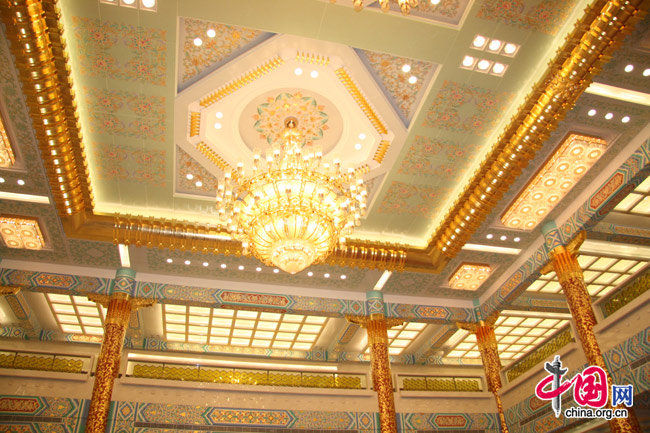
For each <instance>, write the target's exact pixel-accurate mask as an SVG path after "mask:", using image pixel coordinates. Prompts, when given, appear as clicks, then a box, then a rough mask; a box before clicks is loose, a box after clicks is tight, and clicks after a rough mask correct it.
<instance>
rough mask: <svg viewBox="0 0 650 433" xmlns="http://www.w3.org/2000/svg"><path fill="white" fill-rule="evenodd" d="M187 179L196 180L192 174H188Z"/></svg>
mask: <svg viewBox="0 0 650 433" xmlns="http://www.w3.org/2000/svg"><path fill="white" fill-rule="evenodd" d="M185 179H187V180H192V179H194V175H193V174H192V173H187V174H186V175H185Z"/></svg>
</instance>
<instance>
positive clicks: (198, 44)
mask: <svg viewBox="0 0 650 433" xmlns="http://www.w3.org/2000/svg"><path fill="white" fill-rule="evenodd" d="M194 45H196V46H197V47H200V46H201V45H203V40H201V38H194Z"/></svg>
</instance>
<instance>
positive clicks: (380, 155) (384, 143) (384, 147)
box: [372, 140, 390, 164]
mask: <svg viewBox="0 0 650 433" xmlns="http://www.w3.org/2000/svg"><path fill="white" fill-rule="evenodd" d="M389 148H390V141H388V140H381V142H380V143H379V146H377V150H376V151H375V155H374V156H373V157H372V159H373V160H374V161H377V162H378V163H379V164H381V163H382V162H383V161H384V157H385V156H386V153H387V152H388V149H389Z"/></svg>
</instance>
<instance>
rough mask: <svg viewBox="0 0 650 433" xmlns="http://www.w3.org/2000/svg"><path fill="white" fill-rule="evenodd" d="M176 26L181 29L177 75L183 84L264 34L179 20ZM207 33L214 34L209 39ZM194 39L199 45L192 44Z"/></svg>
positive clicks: (184, 19)
mask: <svg viewBox="0 0 650 433" xmlns="http://www.w3.org/2000/svg"><path fill="white" fill-rule="evenodd" d="M180 25H181V28H183V29H184V30H185V38H184V39H183V41H182V47H183V48H182V50H183V61H182V73H181V74H179V75H181V76H182V82H183V83H185V82H187V81H188V80H190V79H192V78H193V77H195V76H197V75H199V74H200V73H201V72H203V71H204V70H205V69H207V68H208V67H210V66H211V65H213V64H219V63H222V62H224V61H225V60H227V59H229V58H230V57H232V56H233V55H235V54H237V53H238V52H240V51H241V50H242V49H243V48H244V47H245V46H246V45H248V44H250V43H254V42H256V40H257V39H259V38H260V37H261V36H262V35H264V33H263V32H261V31H258V30H251V29H246V28H243V27H237V26H227V25H225V24H217V23H211V22H209V21H201V20H195V19H190V18H181V24H180ZM208 30H213V31H214V36H213V37H210V35H211V34H213V33H212V32H210V33H208ZM196 38H199V39H201V42H202V43H201V45H199V46H197V45H196V44H195V43H194V40H195V39H196Z"/></svg>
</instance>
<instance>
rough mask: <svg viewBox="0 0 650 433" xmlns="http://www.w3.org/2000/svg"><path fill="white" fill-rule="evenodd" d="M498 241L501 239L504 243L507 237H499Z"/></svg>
mask: <svg viewBox="0 0 650 433" xmlns="http://www.w3.org/2000/svg"><path fill="white" fill-rule="evenodd" d="M499 239H501V240H502V241H505V240H506V239H508V236H506V235H503V236H501V237H500V238H499Z"/></svg>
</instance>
